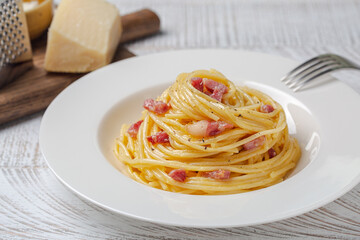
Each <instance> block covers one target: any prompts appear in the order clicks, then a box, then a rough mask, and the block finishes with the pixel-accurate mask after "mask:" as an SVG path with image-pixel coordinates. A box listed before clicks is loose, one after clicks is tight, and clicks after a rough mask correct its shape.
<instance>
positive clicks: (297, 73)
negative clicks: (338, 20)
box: [281, 54, 360, 92]
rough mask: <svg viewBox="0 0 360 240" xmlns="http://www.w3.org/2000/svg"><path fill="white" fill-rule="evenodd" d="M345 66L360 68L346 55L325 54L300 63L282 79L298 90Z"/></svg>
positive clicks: (291, 87) (294, 89)
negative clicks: (345, 56)
mask: <svg viewBox="0 0 360 240" xmlns="http://www.w3.org/2000/svg"><path fill="white" fill-rule="evenodd" d="M344 68H352V69H358V70H360V66H359V65H357V64H355V63H353V62H351V61H350V60H348V59H346V58H344V57H341V56H339V55H335V54H323V55H319V56H317V57H314V58H311V59H310V60H308V61H306V62H304V63H303V64H301V65H299V66H298V67H296V68H295V69H293V70H292V71H290V72H289V73H288V74H286V75H285V76H284V77H283V78H282V79H281V81H282V82H284V83H285V85H287V86H288V87H289V88H290V89H292V90H293V91H294V92H296V91H299V90H300V89H302V88H303V87H304V86H306V85H307V84H308V83H309V82H311V81H313V80H315V79H317V78H319V77H321V76H323V75H324V74H327V73H329V72H333V71H336V70H339V69H344Z"/></svg>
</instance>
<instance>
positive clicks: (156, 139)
mask: <svg viewBox="0 0 360 240" xmlns="http://www.w3.org/2000/svg"><path fill="white" fill-rule="evenodd" d="M146 139H147V140H148V141H149V142H151V143H153V144H155V143H168V142H169V135H168V134H167V133H166V132H164V131H161V132H158V133H156V134H154V135H151V136H148V137H147V138H146Z"/></svg>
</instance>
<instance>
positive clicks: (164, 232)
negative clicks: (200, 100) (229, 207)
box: [0, 0, 360, 239]
mask: <svg viewBox="0 0 360 240" xmlns="http://www.w3.org/2000/svg"><path fill="white" fill-rule="evenodd" d="M113 2H114V3H115V4H116V5H117V6H118V7H119V9H120V11H121V13H122V14H125V13H128V12H132V11H136V10H139V9H141V8H144V7H149V8H151V9H152V10H154V11H156V12H157V13H158V14H159V16H160V18H161V21H162V33H161V34H158V35H156V36H154V37H152V38H147V39H143V40H140V41H137V42H134V43H130V44H128V45H127V47H128V48H129V49H130V50H131V51H133V52H134V53H136V54H137V55H144V54H149V53H154V52H159V51H167V50H173V49H184V48H231V49H242V50H250V51H260V52H267V53H271V54H276V55H281V56H285V57H289V58H293V59H297V60H300V61H302V60H305V59H307V58H309V57H312V56H314V55H317V54H320V53H325V52H333V53H338V54H341V55H343V56H346V57H348V58H350V59H353V60H354V61H357V62H360V24H359V23H360V1H356V0H337V1H335V0H313V1H310V0H293V1H287V0H274V1H267V0H254V1H235V0H229V1H207V0H197V1H196V0H185V1H176V0H168V1H165V0H164V1H161V0H122V1H120V0H118V1H115V0H114V1H113ZM337 77H338V78H340V79H341V80H343V81H345V82H347V83H349V84H350V85H352V86H353V87H354V88H355V89H356V90H357V91H358V92H359V93H360V84H357V81H358V82H359V83H360V79H359V78H360V73H358V72H355V71H346V72H340V73H338V74H337ZM357 110H359V109H357ZM0 114H1V113H0ZM42 115H43V112H40V113H37V114H34V115H32V116H29V117H25V118H22V119H19V120H16V121H13V122H10V123H7V124H3V125H0V239H279V238H283V239H304V238H308V239H360V185H357V186H356V187H355V188H354V189H353V190H352V191H350V192H348V193H347V194H345V195H344V196H342V197H341V198H339V199H337V200H336V201H334V202H332V203H330V204H328V205H326V206H324V207H322V208H320V209H317V210H315V211H312V212H309V213H306V214H303V215H301V216H298V217H294V218H291V219H287V220H283V221H279V222H274V223H269V224H264V225H258V226H250V227H242V228H229V229H196V228H180V227H168V226H162V225H158V224H152V223H147V222H143V221H139V220H134V219H131V218H128V217H124V216H120V215H117V214H114V213H112V212H109V211H107V210H104V209H102V208H100V207H98V206H95V205H94V204H92V203H89V202H87V201H85V200H82V199H80V198H79V197H78V196H76V195H75V194H73V193H72V192H71V191H70V190H68V189H67V188H66V187H64V186H63V185H62V184H61V183H60V182H59V181H58V180H57V179H56V177H55V176H54V174H53V173H52V172H51V171H50V169H49V168H48V167H47V165H46V163H45V161H44V158H43V157H42V155H41V152H40V150H39V140H38V135H39V127H40V123H41V118H42ZM359 171H360V169H359Z"/></svg>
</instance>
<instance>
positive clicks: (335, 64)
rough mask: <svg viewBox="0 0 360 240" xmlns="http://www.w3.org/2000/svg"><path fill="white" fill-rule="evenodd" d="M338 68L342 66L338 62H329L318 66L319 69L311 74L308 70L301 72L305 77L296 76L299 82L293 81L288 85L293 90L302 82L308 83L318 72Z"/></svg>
mask: <svg viewBox="0 0 360 240" xmlns="http://www.w3.org/2000/svg"><path fill="white" fill-rule="evenodd" d="M337 66H340V64H339V63H337V62H328V63H327V64H324V65H321V66H318V67H317V68H315V69H313V70H311V71H310V72H308V71H309V70H310V69H306V70H307V71H303V72H301V73H304V75H302V76H300V74H299V75H297V76H295V77H296V78H297V79H298V80H297V81H292V82H289V83H286V85H288V86H289V88H292V87H294V86H296V85H299V84H301V83H302V82H304V81H306V79H307V78H308V77H309V76H312V75H314V74H317V72H321V71H322V70H324V69H329V68H330V69H332V68H334V67H337ZM295 77H294V78H295Z"/></svg>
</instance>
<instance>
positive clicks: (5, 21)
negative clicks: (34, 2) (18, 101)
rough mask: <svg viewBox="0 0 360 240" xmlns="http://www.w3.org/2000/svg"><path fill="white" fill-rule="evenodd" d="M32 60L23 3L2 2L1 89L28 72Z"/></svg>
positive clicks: (0, 27)
mask: <svg viewBox="0 0 360 240" xmlns="http://www.w3.org/2000/svg"><path fill="white" fill-rule="evenodd" d="M31 58H32V53H31V44H30V38H29V33H28V28H27V24H26V17H25V13H24V10H23V6H22V1H21V0H0V87H1V86H2V85H5V84H6V83H9V82H11V81H12V80H13V79H15V78H16V77H18V76H19V75H20V74H22V73H23V72H24V71H26V70H28V69H29V68H30V67H31V66H32V62H31V61H29V60H31ZM29 62H30V63H31V64H29ZM19 66H20V68H19ZM16 67H18V68H16Z"/></svg>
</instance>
